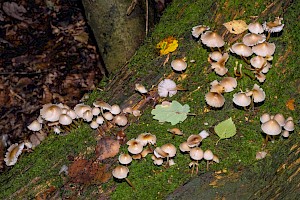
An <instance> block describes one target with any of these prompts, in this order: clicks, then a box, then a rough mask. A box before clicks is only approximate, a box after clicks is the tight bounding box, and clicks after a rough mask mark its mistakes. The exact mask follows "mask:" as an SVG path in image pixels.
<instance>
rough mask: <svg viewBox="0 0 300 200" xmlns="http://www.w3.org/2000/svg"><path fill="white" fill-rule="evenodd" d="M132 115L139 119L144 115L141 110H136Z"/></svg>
mask: <svg viewBox="0 0 300 200" xmlns="http://www.w3.org/2000/svg"><path fill="white" fill-rule="evenodd" d="M132 115H133V116H135V117H139V116H141V115H142V113H141V111H140V110H137V109H135V110H133V111H132Z"/></svg>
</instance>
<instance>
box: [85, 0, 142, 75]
mask: <svg viewBox="0 0 300 200" xmlns="http://www.w3.org/2000/svg"><path fill="white" fill-rule="evenodd" d="M137 2H138V3H137V4H136V6H135V8H134V10H133V11H132V13H131V14H130V15H127V14H126V11H127V9H128V8H129V6H130V5H131V0H125V1H124V0H83V1H82V3H83V5H84V8H85V14H86V18H87V20H88V24H89V25H90V27H91V29H92V31H93V33H94V36H95V39H96V41H97V44H98V47H99V51H100V54H101V56H102V58H103V61H104V64H105V66H106V69H107V70H108V72H109V73H110V74H115V73H116V72H118V71H119V70H120V68H121V67H122V66H123V65H124V64H125V63H126V62H127V61H128V60H129V59H130V58H131V56H132V55H133V54H134V53H135V51H136V49H137V48H138V47H139V45H140V44H141V43H142V41H143V40H144V38H145V5H144V4H143V1H137Z"/></svg>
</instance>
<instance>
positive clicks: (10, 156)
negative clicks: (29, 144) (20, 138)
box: [4, 143, 24, 166]
mask: <svg viewBox="0 0 300 200" xmlns="http://www.w3.org/2000/svg"><path fill="white" fill-rule="evenodd" d="M23 149H24V143H21V144H18V143H15V144H12V145H11V146H10V147H9V148H8V149H7V152H6V154H5V158H4V161H5V164H6V165H7V166H12V165H15V164H16V162H17V160H18V157H19V156H20V155H21V153H22V150H23Z"/></svg>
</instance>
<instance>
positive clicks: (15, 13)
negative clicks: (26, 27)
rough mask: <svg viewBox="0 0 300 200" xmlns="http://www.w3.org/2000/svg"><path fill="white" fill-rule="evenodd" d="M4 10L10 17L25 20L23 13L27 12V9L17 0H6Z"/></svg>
mask: <svg viewBox="0 0 300 200" xmlns="http://www.w3.org/2000/svg"><path fill="white" fill-rule="evenodd" d="M2 8H3V11H4V12H5V13H6V14H7V15H8V16H10V17H13V18H15V19H18V20H21V21H22V20H25V19H26V18H25V17H23V14H24V13H26V12H27V10H26V9H25V8H24V6H22V5H20V6H19V5H18V4H17V3H15V2H4V3H3V6H2Z"/></svg>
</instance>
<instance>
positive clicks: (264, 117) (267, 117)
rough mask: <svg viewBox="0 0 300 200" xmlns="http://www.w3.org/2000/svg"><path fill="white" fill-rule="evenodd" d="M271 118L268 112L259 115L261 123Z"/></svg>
mask: <svg viewBox="0 0 300 200" xmlns="http://www.w3.org/2000/svg"><path fill="white" fill-rule="evenodd" d="M270 119H271V116H270V114H269V113H264V114H262V116H261V117H260V122H261V123H265V122H267V121H269V120H270Z"/></svg>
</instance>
